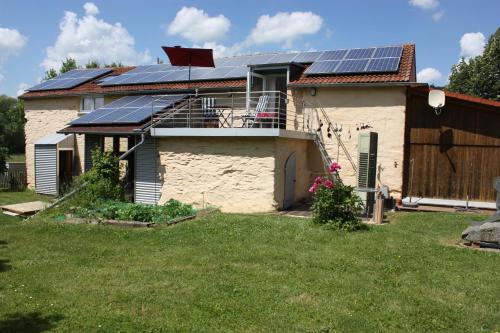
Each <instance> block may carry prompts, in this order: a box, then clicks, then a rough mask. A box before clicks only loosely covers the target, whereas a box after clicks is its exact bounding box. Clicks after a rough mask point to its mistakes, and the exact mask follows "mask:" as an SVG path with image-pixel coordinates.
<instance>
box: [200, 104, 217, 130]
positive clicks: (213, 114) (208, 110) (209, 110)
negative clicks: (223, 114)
mask: <svg viewBox="0 0 500 333" xmlns="http://www.w3.org/2000/svg"><path fill="white" fill-rule="evenodd" d="M201 112H202V116H203V123H204V127H218V126H219V115H218V113H217V109H216V108H215V98H214V97H203V98H202V100H201Z"/></svg>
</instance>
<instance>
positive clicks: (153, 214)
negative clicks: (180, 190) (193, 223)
mask: <svg viewBox="0 0 500 333" xmlns="http://www.w3.org/2000/svg"><path fill="white" fill-rule="evenodd" d="M196 215H197V211H196V210H195V209H194V208H193V207H192V206H191V205H187V204H183V203H181V202H179V201H176V200H170V201H168V202H166V203H165V204H163V205H147V204H136V203H131V202H121V201H105V202H103V203H102V204H100V205H98V206H94V207H79V206H73V207H69V208H68V209H67V211H64V212H63V213H62V214H59V215H56V216H55V219H56V220H58V221H60V222H67V223H73V224H85V223H87V224H111V225H119V226H125V227H152V226H155V225H163V224H165V225H172V224H177V223H179V222H182V221H185V220H189V219H193V218H195V217H196Z"/></svg>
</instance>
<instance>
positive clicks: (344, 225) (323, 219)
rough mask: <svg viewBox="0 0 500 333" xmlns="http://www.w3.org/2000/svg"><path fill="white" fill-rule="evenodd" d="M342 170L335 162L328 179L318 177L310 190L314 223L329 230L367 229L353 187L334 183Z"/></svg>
mask: <svg viewBox="0 0 500 333" xmlns="http://www.w3.org/2000/svg"><path fill="white" fill-rule="evenodd" d="M340 169H341V167H340V165H339V164H338V163H336V162H333V163H332V165H331V166H330V167H329V169H328V171H329V175H328V176H327V177H316V179H315V180H314V183H313V184H312V186H311V187H310V188H309V192H311V193H313V199H314V203H313V206H312V210H313V221H314V222H315V223H317V224H321V225H325V226H327V227H329V228H333V229H337V230H344V231H354V230H360V229H363V228H366V226H365V225H364V224H362V223H361V220H360V219H359V217H358V215H359V213H360V212H361V209H362V203H361V200H360V198H359V197H358V196H357V195H356V194H355V193H354V188H353V187H352V186H347V185H344V184H342V183H340V182H338V181H337V182H335V181H334V175H336V174H337V173H338V171H339V170H340Z"/></svg>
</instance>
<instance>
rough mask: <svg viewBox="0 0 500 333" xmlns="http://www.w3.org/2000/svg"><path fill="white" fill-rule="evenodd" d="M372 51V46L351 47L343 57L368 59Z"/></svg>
mask: <svg viewBox="0 0 500 333" xmlns="http://www.w3.org/2000/svg"><path fill="white" fill-rule="evenodd" d="M374 52H375V48H374V47H372V48H368V49H352V50H349V53H347V55H346V57H345V59H370V58H371V57H372V55H373V53H374Z"/></svg>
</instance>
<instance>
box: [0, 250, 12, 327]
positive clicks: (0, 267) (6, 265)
mask: <svg viewBox="0 0 500 333" xmlns="http://www.w3.org/2000/svg"><path fill="white" fill-rule="evenodd" d="M10 269H12V266H11V264H10V261H9V260H7V259H0V272H6V271H8V270H10ZM0 332H1V331H0Z"/></svg>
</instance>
